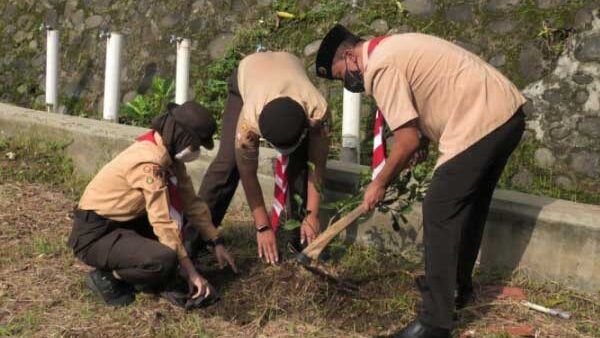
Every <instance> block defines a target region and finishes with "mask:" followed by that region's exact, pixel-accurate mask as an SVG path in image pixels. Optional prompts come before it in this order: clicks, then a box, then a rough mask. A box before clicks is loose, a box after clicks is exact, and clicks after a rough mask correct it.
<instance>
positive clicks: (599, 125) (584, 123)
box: [578, 117, 600, 138]
mask: <svg viewBox="0 0 600 338" xmlns="http://www.w3.org/2000/svg"><path fill="white" fill-rule="evenodd" d="M578 129H579V131H580V132H581V133H582V134H584V135H587V136H590V137H595V138H599V137H600V117H585V118H583V119H582V120H581V122H579V125H578Z"/></svg>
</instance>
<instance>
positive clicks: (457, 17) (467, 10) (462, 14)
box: [446, 5, 473, 22]
mask: <svg viewBox="0 0 600 338" xmlns="http://www.w3.org/2000/svg"><path fill="white" fill-rule="evenodd" d="M446 19H448V20H450V21H456V22H470V21H472V20H473V8H472V7H471V6H469V5H457V6H452V7H450V8H448V10H446Z"/></svg>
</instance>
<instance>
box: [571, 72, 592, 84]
mask: <svg viewBox="0 0 600 338" xmlns="http://www.w3.org/2000/svg"><path fill="white" fill-rule="evenodd" d="M573 81H574V82H575V83H577V84H580V85H586V84H590V83H592V81H594V78H593V77H591V76H590V75H588V74H585V73H581V72H577V73H575V74H574V75H573Z"/></svg>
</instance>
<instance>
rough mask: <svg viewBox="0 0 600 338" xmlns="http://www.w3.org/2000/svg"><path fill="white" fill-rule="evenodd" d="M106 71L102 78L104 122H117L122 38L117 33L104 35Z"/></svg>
mask: <svg viewBox="0 0 600 338" xmlns="http://www.w3.org/2000/svg"><path fill="white" fill-rule="evenodd" d="M104 36H106V37H107V40H106V69H105V78H104V107H103V108H104V111H103V116H102V118H103V119H104V120H108V121H112V122H118V120H119V115H118V114H119V96H120V92H121V83H120V78H121V48H122V41H123V36H122V35H121V34H119V33H113V32H111V33H105V35H104Z"/></svg>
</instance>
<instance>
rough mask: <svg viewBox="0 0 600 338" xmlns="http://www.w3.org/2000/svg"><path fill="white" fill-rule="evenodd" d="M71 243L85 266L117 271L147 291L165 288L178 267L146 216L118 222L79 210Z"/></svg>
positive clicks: (172, 255) (172, 252) (173, 256)
mask: <svg viewBox="0 0 600 338" xmlns="http://www.w3.org/2000/svg"><path fill="white" fill-rule="evenodd" d="M68 244H69V246H70V247H71V248H72V249H73V252H74V253H75V256H77V258H79V259H81V260H82V261H83V262H84V263H86V264H88V265H91V266H93V267H96V268H97V269H100V270H107V271H113V270H114V271H116V272H117V274H118V275H119V276H120V277H121V278H122V279H123V280H124V281H125V282H127V283H129V284H131V285H135V286H137V287H139V288H140V289H144V290H152V289H159V288H162V287H164V286H165V284H166V283H168V282H169V281H170V280H171V278H172V277H174V276H175V272H176V270H177V266H178V260H177V254H176V253H175V251H174V250H172V249H171V248H169V247H167V246H165V245H163V244H161V243H160V242H158V239H157V238H156V236H155V235H154V233H153V231H152V227H151V225H150V224H149V222H148V218H147V217H146V216H144V217H140V218H136V219H134V220H131V221H128V222H116V221H113V220H110V219H107V218H105V217H102V216H100V215H98V214H96V213H95V212H94V211H89V210H79V209H77V210H75V217H74V223H73V230H72V231H71V235H70V236H69V242H68Z"/></svg>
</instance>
